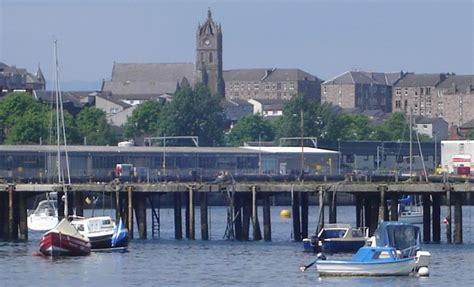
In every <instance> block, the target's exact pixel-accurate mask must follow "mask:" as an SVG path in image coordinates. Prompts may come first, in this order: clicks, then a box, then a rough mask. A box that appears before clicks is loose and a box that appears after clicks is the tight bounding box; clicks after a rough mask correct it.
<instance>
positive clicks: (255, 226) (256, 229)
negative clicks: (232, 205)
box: [252, 185, 262, 241]
mask: <svg viewBox="0 0 474 287" xmlns="http://www.w3.org/2000/svg"><path fill="white" fill-rule="evenodd" d="M252 230H253V240H257V241H258V240H262V232H261V231H260V224H259V222H258V213H257V187H256V186H255V185H254V186H252Z"/></svg>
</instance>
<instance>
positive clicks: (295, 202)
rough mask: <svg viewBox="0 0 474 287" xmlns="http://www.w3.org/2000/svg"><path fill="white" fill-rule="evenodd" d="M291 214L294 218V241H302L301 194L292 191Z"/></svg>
mask: <svg viewBox="0 0 474 287" xmlns="http://www.w3.org/2000/svg"><path fill="white" fill-rule="evenodd" d="M292 195H293V196H292V201H291V213H292V218H293V240H294V241H301V228H300V227H301V221H300V193H299V192H296V191H292Z"/></svg>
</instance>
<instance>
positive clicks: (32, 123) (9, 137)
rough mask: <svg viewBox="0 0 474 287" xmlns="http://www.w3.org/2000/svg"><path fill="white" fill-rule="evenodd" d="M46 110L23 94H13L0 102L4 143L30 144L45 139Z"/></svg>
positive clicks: (0, 118) (26, 94)
mask: <svg viewBox="0 0 474 287" xmlns="http://www.w3.org/2000/svg"><path fill="white" fill-rule="evenodd" d="M48 114H49V113H48V108H47V107H45V106H43V105H42V104H41V103H39V102H38V101H36V100H35V99H34V98H33V97H32V96H31V95H29V94H28V93H24V92H14V93H10V94H8V95H6V96H5V98H4V99H3V101H1V102H0V121H1V127H2V131H1V132H2V134H3V138H4V141H5V143H8V144H32V143H39V142H40V139H46V138H47V133H48V129H47V128H46V127H47V123H48Z"/></svg>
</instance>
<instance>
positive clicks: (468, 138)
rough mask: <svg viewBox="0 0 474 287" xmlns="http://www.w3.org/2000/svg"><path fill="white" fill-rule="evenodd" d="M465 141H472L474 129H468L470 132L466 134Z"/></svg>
mask: <svg viewBox="0 0 474 287" xmlns="http://www.w3.org/2000/svg"><path fill="white" fill-rule="evenodd" d="M466 139H467V140H474V129H470V130H469V131H468V132H467V133H466Z"/></svg>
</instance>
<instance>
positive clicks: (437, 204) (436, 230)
mask: <svg viewBox="0 0 474 287" xmlns="http://www.w3.org/2000/svg"><path fill="white" fill-rule="evenodd" d="M431 197H432V199H433V213H432V214H431V216H432V218H431V222H432V223H431V224H432V226H433V242H435V243H440V241H441V226H440V224H441V196H440V195H437V194H433V195H432V196H431Z"/></svg>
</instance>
